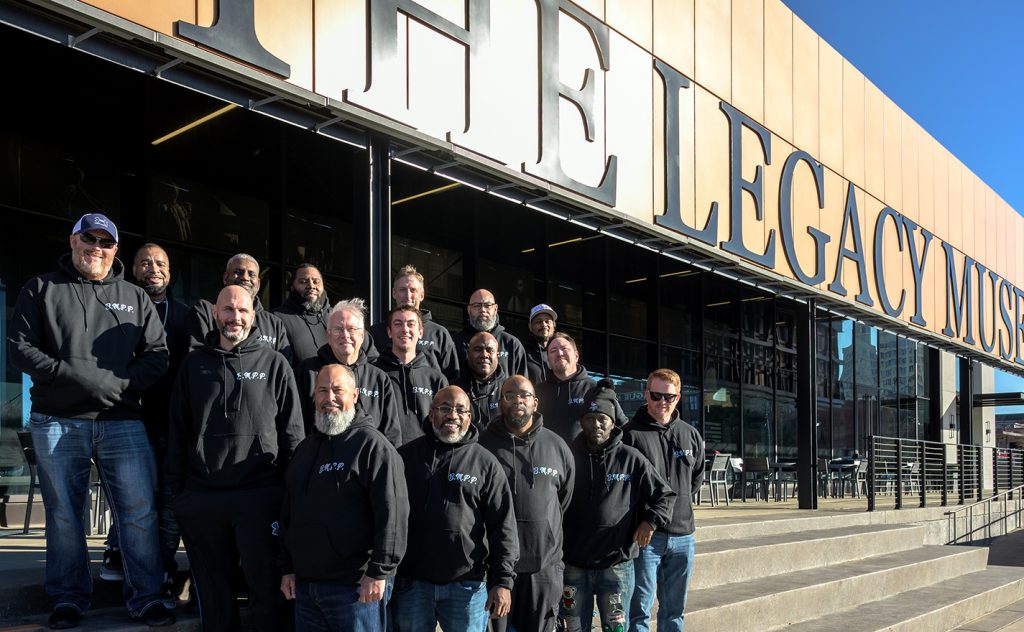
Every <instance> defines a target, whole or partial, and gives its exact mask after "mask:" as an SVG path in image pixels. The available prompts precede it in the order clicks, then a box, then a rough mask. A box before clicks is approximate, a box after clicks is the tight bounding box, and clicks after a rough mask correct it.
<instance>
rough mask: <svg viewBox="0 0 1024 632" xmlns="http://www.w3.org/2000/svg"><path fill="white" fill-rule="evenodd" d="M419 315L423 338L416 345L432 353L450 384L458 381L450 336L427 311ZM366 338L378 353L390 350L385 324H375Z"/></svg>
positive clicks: (457, 366)
mask: <svg viewBox="0 0 1024 632" xmlns="http://www.w3.org/2000/svg"><path fill="white" fill-rule="evenodd" d="M420 315H421V316H423V336H422V337H421V338H420V341H419V342H418V343H416V344H417V346H418V347H419V348H420V349H421V350H423V351H431V352H433V354H434V357H435V359H436V360H437V366H438V367H439V368H440V369H441V372H442V373H444V376H445V378H447V379H448V383H449V384H450V383H452V382H454V381H455V380H457V379H459V354H458V352H457V351H456V350H455V343H454V342H453V341H452V335H451V334H450V333H448V329H446V328H445V327H443V326H441V325H438V324H437V323H435V322H434V320H433V315H431V313H430V310H429V309H421V310H420ZM367 338H368V339H369V340H370V342H371V343H372V345H371V346H372V347H374V348H375V349H376V350H377V352H378V353H383V352H384V350H385V349H390V348H391V338H390V336H388V324H387V323H377V324H376V325H373V326H372V327H370V336H368V337H367ZM364 350H365V349H364ZM367 357H368V358H370V362H373V361H374V360H373V358H372V357H371V356H370V355H369V354H367Z"/></svg>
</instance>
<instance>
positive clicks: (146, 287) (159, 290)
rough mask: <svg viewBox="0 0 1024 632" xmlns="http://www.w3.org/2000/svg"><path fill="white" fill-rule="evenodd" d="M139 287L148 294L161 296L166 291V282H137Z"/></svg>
mask: <svg viewBox="0 0 1024 632" xmlns="http://www.w3.org/2000/svg"><path fill="white" fill-rule="evenodd" d="M139 287H141V288H142V289H143V291H145V292H146V294H147V295H148V296H163V295H164V294H166V293H167V284H166V283H162V284H160V285H153V284H146V283H139Z"/></svg>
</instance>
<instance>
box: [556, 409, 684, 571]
mask: <svg viewBox="0 0 1024 632" xmlns="http://www.w3.org/2000/svg"><path fill="white" fill-rule="evenodd" d="M572 453H573V457H574V458H575V459H576V488H575V490H574V491H573V495H572V502H571V503H569V509H568V510H567V511H566V512H565V521H564V523H563V524H564V529H565V547H564V559H565V563H566V564H572V565H573V566H577V567H580V568H594V569H602V568H609V567H611V566H614V565H615V564H619V563H621V562H625V561H627V560H631V559H633V558H635V557H636V556H637V553H638V552H639V548H638V547H637V545H636V543H635V542H634V541H633V535H634V533H635V532H636V528H637V526H639V525H640V522H641V521H643V520H646V521H647V522H649V523H650V524H651V526H652V527H654V528H655V529H661V528H662V527H664V526H665V525H666V524H667V523H668V521H669V519H670V518H671V517H672V505H673V503H674V502H675V495H676V494H675V492H673V491H672V489H671V488H670V487H669V486H668V483H667V482H665V479H663V478H662V477H661V475H660V474H658V472H657V471H656V470H655V469H654V466H653V465H651V462H650V461H648V460H647V458H646V457H644V455H642V454H640V451H639V450H636V449H635V448H631V447H629V446H627V445H626V444H624V443H623V442H622V429H621V428H612V434H611V437H610V438H609V439H608V441H607V443H605V444H604V445H603V446H601V448H599V449H598V450H596V451H592V450H590V448H589V447H588V446H587V444H586V441H585V439H584V437H583V435H580V436H579V437H577V438H576V440H575V441H573V443H572Z"/></svg>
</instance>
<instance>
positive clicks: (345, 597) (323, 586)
mask: <svg viewBox="0 0 1024 632" xmlns="http://www.w3.org/2000/svg"><path fill="white" fill-rule="evenodd" d="M386 592H387V591H385V595H386ZM386 611H387V597H386V596H385V598H384V599H383V600H381V601H378V602H376V603H359V586H358V585H354V584H348V583H344V582H307V581H303V580H301V579H300V580H298V581H296V582H295V632H343V631H344V632H384V628H385V612H386Z"/></svg>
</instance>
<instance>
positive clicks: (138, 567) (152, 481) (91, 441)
mask: <svg viewBox="0 0 1024 632" xmlns="http://www.w3.org/2000/svg"><path fill="white" fill-rule="evenodd" d="M30 427H31V431H32V444H33V446H34V447H35V452H36V461H37V463H38V470H39V486H40V488H41V489H42V493H43V505H44V506H45V508H46V592H47V594H49V595H51V596H53V597H54V599H55V604H54V605H55V606H63V605H67V606H71V607H73V608H75V609H77V610H78V611H80V612H81V611H83V610H85V609H86V608H88V607H89V597H90V596H91V595H92V575H91V573H90V572H89V552H88V549H87V548H86V544H85V506H86V501H87V496H88V489H89V475H90V471H91V465H92V461H95V462H96V468H97V469H98V470H99V473H100V478H101V479H102V481H103V488H104V492H105V493H106V495H107V499H108V502H109V504H110V512H111V515H112V516H113V520H114V525H115V526H116V527H117V530H118V533H119V536H118V537H119V539H120V542H121V556H122V560H123V561H124V584H123V586H122V592H123V594H124V600H125V604H126V605H127V606H128V612H129V614H131V615H132V616H135V617H137V616H140V615H141V614H142V612H143V610H145V609H146V608H147V607H149V606H150V605H152V604H154V603H158V602H162V599H161V597H160V582H161V581H162V580H163V575H164V574H163V569H162V568H161V567H160V548H159V545H158V540H157V516H156V507H155V503H154V500H153V492H154V489H155V488H156V462H155V460H154V458H153V451H152V449H151V448H150V446H149V440H148V439H147V438H146V429H145V428H144V427H143V425H142V422H141V421H138V420H132V421H120V420H119V421H92V420H88V419H64V418H60V417H50V416H48V415H40V414H38V413H32V416H31V424H30Z"/></svg>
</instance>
